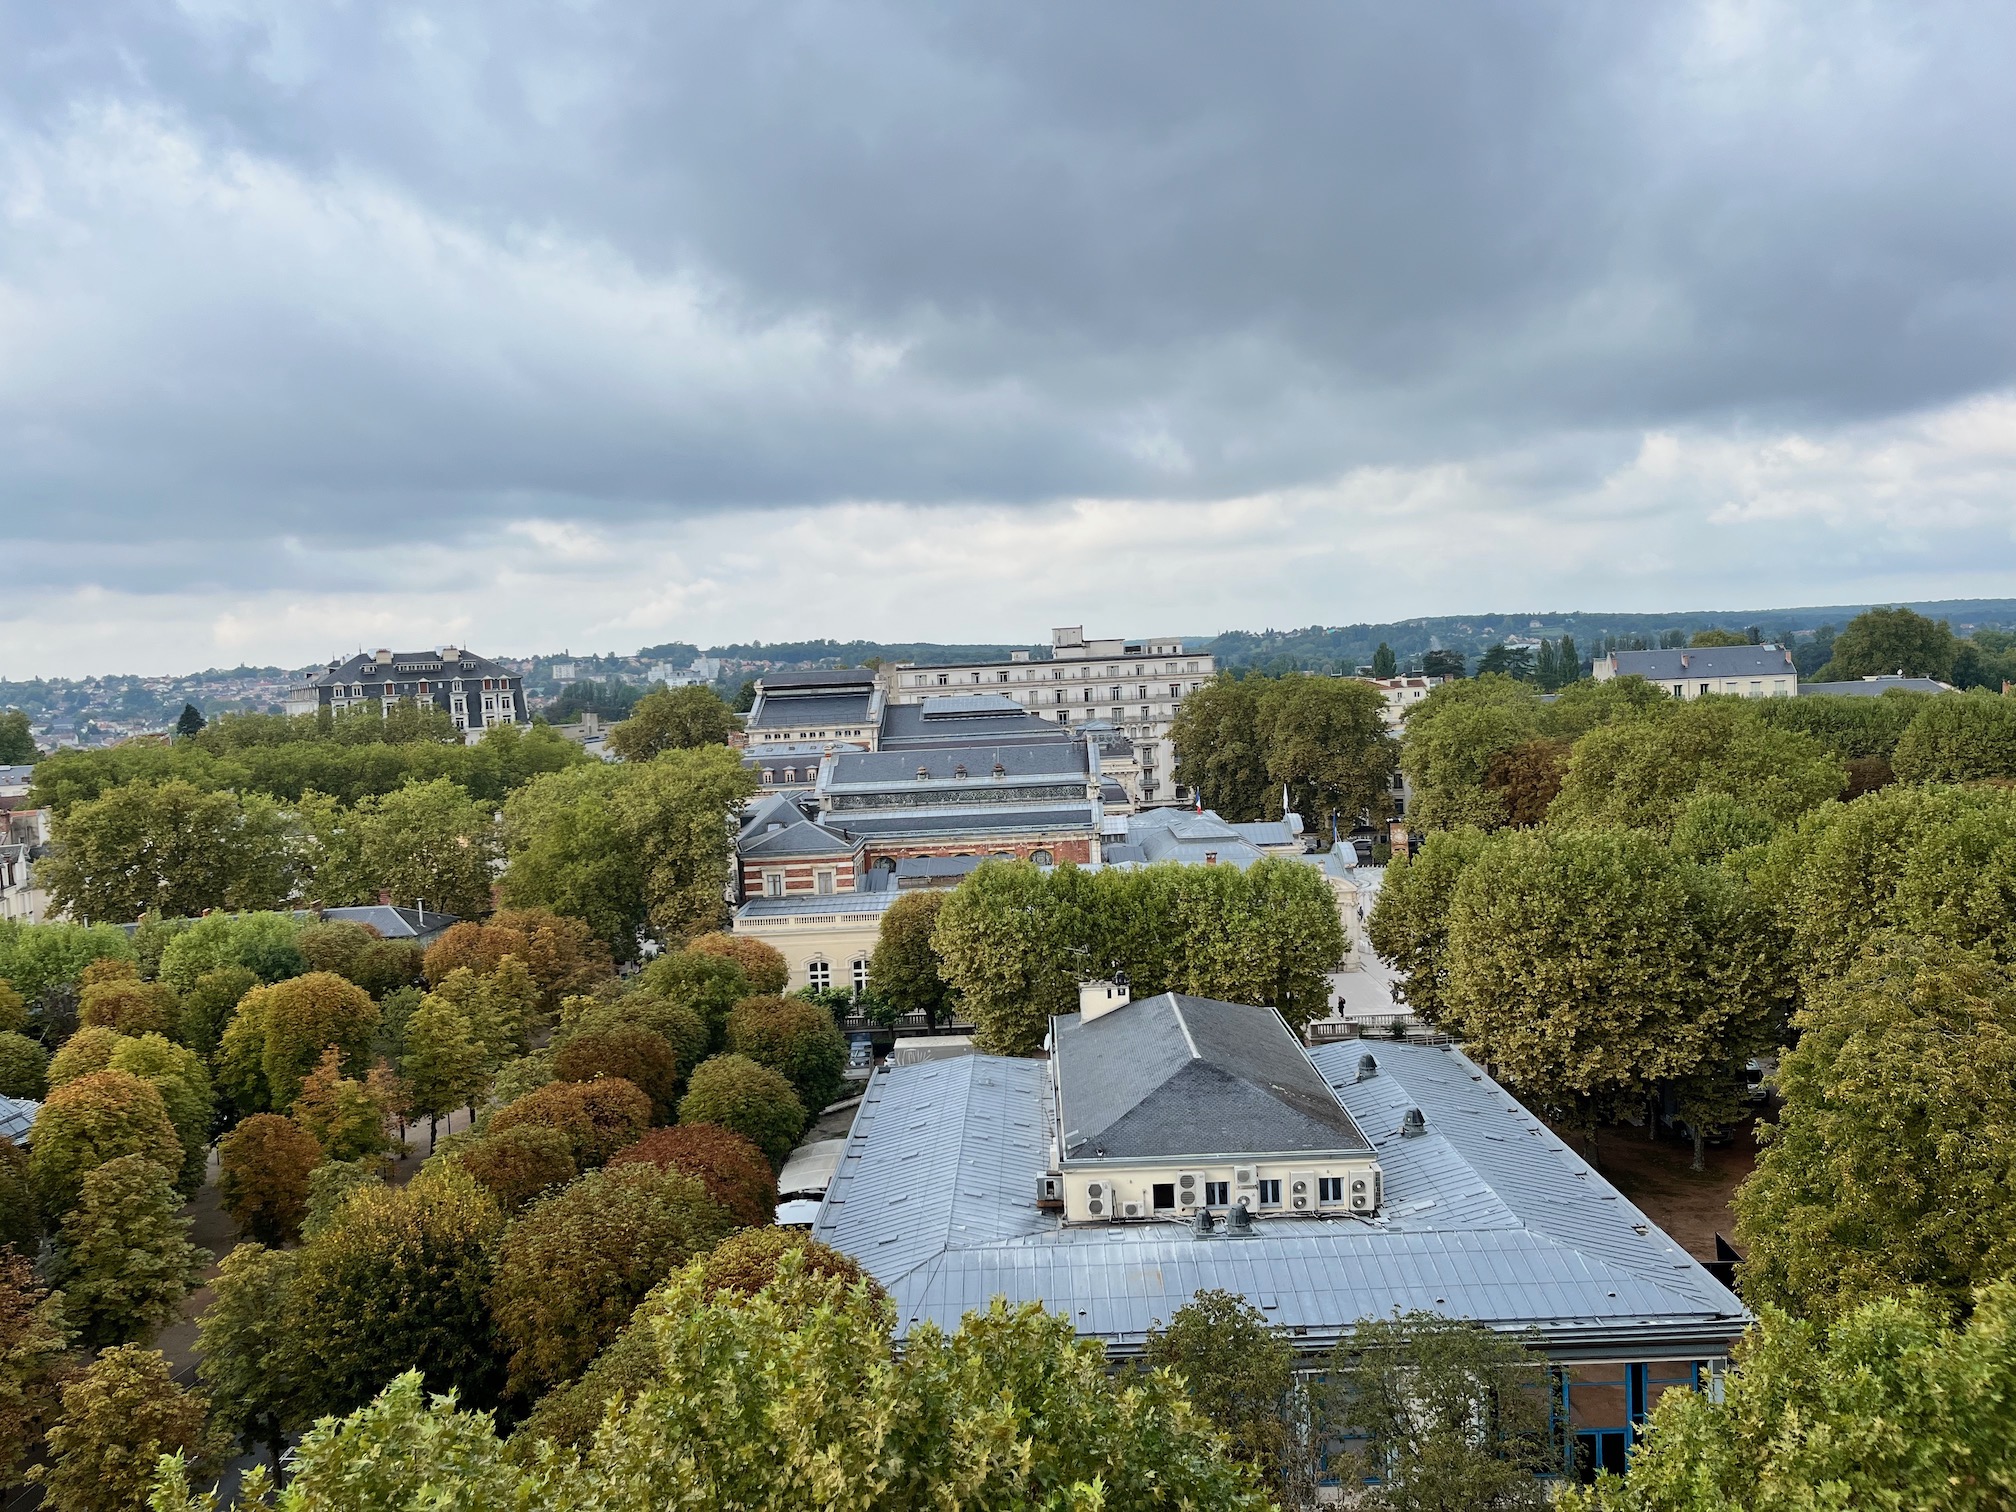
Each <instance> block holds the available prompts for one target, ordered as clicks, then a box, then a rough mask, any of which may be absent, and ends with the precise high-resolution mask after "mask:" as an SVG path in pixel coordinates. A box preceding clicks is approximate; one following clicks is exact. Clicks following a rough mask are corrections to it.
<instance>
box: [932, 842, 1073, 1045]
mask: <svg viewBox="0 0 2016 1512" xmlns="http://www.w3.org/2000/svg"><path fill="white" fill-rule="evenodd" d="M1077 932H1078V931H1077V929H1076V926H1075V921H1072V920H1069V919H1067V918H1066V917H1065V916H1064V910H1063V908H1062V906H1061V904H1060V901H1059V895H1058V891H1057V890H1056V889H1055V888H1053V887H1052V886H1051V885H1050V884H1049V883H1047V882H1046V881H1045V879H1044V877H1043V874H1042V873H1041V872H1040V871H1038V870H1037V869H1036V868H1035V867H1033V866H1030V865H1028V864H1026V863H1022V862H1000V861H988V862H985V863H983V864H982V865H980V866H978V867H975V868H974V870H973V872H972V873H971V874H970V875H969V876H968V877H967V878H966V880H965V881H963V882H961V883H960V884H959V886H957V887H956V888H954V889H953V890H952V893H951V895H950V896H949V897H947V898H946V900H945V902H944V905H943V906H942V907H941V908H940V910H939V913H938V925H937V928H936V929H934V930H933V931H932V934H931V944H932V948H933V949H934V950H936V951H937V953H938V959H939V960H940V961H941V962H943V963H944V964H943V970H944V974H945V979H946V981H947V982H949V983H950V984H951V985H952V988H953V990H954V991H956V992H957V993H958V994H959V1000H960V1002H961V1004H962V1005H963V1006H964V1007H965V1009H966V1012H967V1014H968V1015H969V1016H970V1017H971V1018H972V1020H973V1025H974V1044H975V1046H976V1047H977V1048H978V1049H979V1050H980V1051H981V1052H982V1053H984V1054H988V1055H1028V1054H1031V1053H1033V1052H1034V1051H1035V1049H1036V1048H1037V1046H1039V1045H1041V1044H1042V1042H1043V1036H1044V1034H1045V1033H1047V1032H1048V1030H1049V1026H1050V1019H1051V1016H1052V1015H1053V1014H1059V1013H1068V1012H1070V1011H1071V1009H1072V1008H1073V1007H1074V1006H1076V1003H1077V981H1076V976H1075V973H1074V971H1073V969H1072V960H1071V957H1072V942H1073V939H1074V937H1075V936H1076V934H1077Z"/></svg>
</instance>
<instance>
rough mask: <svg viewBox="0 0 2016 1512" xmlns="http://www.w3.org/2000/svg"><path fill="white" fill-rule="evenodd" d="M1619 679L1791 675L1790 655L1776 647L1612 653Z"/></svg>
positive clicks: (1691, 679)
mask: <svg viewBox="0 0 2016 1512" xmlns="http://www.w3.org/2000/svg"><path fill="white" fill-rule="evenodd" d="M1610 660H1612V661H1614V662H1615V663H1616V664H1617V675H1618V676H1619V677H1642V678H1644V679H1645V680H1646V681H1648V682H1655V683H1656V682H1713V681H1715V680H1716V679H1718V678H1725V677H1786V676H1790V675H1794V669H1793V666H1792V653H1791V652H1789V651H1786V650H1784V649H1783V648H1782V647H1778V646H1682V647H1676V648H1674V649H1672V650H1668V651H1616V652H1612V653H1611V656H1610Z"/></svg>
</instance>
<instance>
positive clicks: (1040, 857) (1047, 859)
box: [1029, 850, 1055, 866]
mask: <svg viewBox="0 0 2016 1512" xmlns="http://www.w3.org/2000/svg"><path fill="white" fill-rule="evenodd" d="M1029 859H1030V860H1031V861H1033V862H1035V863H1036V864H1037V865H1038V866H1052V865H1054V864H1055V862H1054V861H1053V860H1052V858H1051V855H1050V852H1048V851H1047V850H1034V851H1031V852H1029Z"/></svg>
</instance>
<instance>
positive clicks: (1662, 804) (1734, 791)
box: [1550, 698, 1847, 835]
mask: <svg viewBox="0 0 2016 1512" xmlns="http://www.w3.org/2000/svg"><path fill="white" fill-rule="evenodd" d="M1846 781H1847V774H1846V772H1845V771H1844V770H1843V768H1842V765H1841V763H1840V761H1839V760H1837V759H1836V758H1835V757H1834V756H1832V755H1830V754H1829V753H1828V752H1827V751H1826V750H1825V749H1824V748H1823V747H1822V746H1821V745H1820V744H1819V743H1818V742H1817V741H1814V740H1812V739H1810V738H1808V737H1807V736H1805V735H1802V734H1800V733H1799V732H1797V731H1795V730H1788V729H1780V728H1778V727H1776V726H1773V725H1769V724H1766V723H1765V722H1764V721H1763V720H1762V719H1760V718H1759V717H1758V715H1757V712H1756V707H1755V705H1753V704H1752V703H1751V702H1750V701H1749V700H1747V699H1744V700H1738V699H1725V698H1705V699H1695V700H1693V701H1691V702H1686V703H1678V702H1676V703H1671V704H1668V705H1667V706H1666V707H1665V709H1664V710H1663V711H1662V712H1661V713H1660V714H1659V715H1658V716H1657V717H1654V718H1647V719H1635V720H1625V721H1619V722H1615V723H1612V724H1608V725H1605V726H1603V727H1602V728H1600V729H1596V730H1592V731H1590V732H1589V733H1588V734H1586V735H1584V736H1583V737H1582V738H1581V739H1580V740H1578V741H1576V742H1575V750H1574V754H1573V755H1572V756H1571V757H1570V759H1569V763H1568V772H1567V776H1566V777H1565V778H1564V779H1563V781H1562V785H1561V796H1560V797H1559V798H1557V799H1556V800H1555V801H1554V805H1553V808H1552V810H1551V811H1550V817H1551V818H1553V819H1554V820H1555V821H1556V822H1559V823H1564V824H1585V825H1620V826H1630V827H1632V828H1639V829H1648V830H1651V831H1653V832H1654V833H1656V834H1659V835H1670V834H1671V833H1672V828H1673V824H1674V821H1675V820H1676V819H1677V818H1678V816H1679V814H1680V811H1681V810H1682V809H1683V808H1684V807H1685V805H1686V803H1687V802H1688V800H1689V799H1691V798H1692V797H1694V796H1695V795H1696V794H1698V793H1722V794H1726V795H1727V796H1729V797H1732V798H1736V799H1740V800H1741V801H1742V802H1743V803H1745V804H1746V805H1748V806H1749V807H1750V808H1751V809H1752V810H1754V811H1755V812H1757V813H1759V814H1762V815H1763V816H1765V817H1766V818H1768V819H1770V820H1772V821H1773V822H1774V823H1784V822H1786V821H1788V820H1791V819H1795V818H1797V817H1798V816H1799V815H1801V814H1803V813H1806V812H1807V811H1808V810H1810V809H1813V808H1817V807H1819V806H1820V805H1821V804H1824V803H1831V802H1832V801H1833V800H1834V799H1836V798H1838V797H1839V796H1840V795H1841V789H1842V787H1843V786H1844V785H1845V783H1846Z"/></svg>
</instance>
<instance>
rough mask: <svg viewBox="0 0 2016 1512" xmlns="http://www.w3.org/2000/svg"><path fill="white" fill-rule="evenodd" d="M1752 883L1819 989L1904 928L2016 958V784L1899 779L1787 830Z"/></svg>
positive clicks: (1806, 978)
mask: <svg viewBox="0 0 2016 1512" xmlns="http://www.w3.org/2000/svg"><path fill="white" fill-rule="evenodd" d="M1751 881H1752V885H1753V886H1754V887H1755V888H1756V889H1757V891H1758V892H1759V894H1760V895H1761V896H1767V897H1770V898H1772V899H1774V900H1775V901H1776V903H1777V905H1778V907H1779V909H1780V911H1781V913H1782V915H1783V917H1784V919H1785V922H1786V926H1787V929H1788V932H1789V936H1790V952H1789V953H1790V956H1791V959H1792V960H1793V962H1794V964H1795V965H1796V967H1797V968H1798V971H1799V973H1800V977H1801V981H1802V983H1803V985H1804V987H1805V989H1806V990H1807V991H1809V992H1810V991H1812V990H1814V989H1815V988H1817V987H1818V986H1819V985H1820V984H1821V983H1823V982H1825V981H1827V980H1829V979H1832V978H1835V977H1839V976H1841V975H1843V974H1844V973H1845V972H1846V971H1847V970H1848V968H1849V967H1850V966H1851V965H1852V964H1853V963H1854V961H1855V959H1856V957H1857V956H1859V955H1860V954H1861V952H1862V950H1863V948H1864V947H1865V946H1866V945H1867V944H1868V943H1869V941H1870V940H1872V939H1874V938H1876V937H1877V936H1879V935H1883V934H1886V933H1889V932H1891V931H1896V932H1899V933H1902V934H1905V935H1908V936H1911V937H1915V938H1917V939H1920V940H1924V941H1927V942H1935V941H1936V942H1943V943H1946V944H1950V945H1957V946H1960V947H1962V948H1964V949H1969V950H1982V951H1986V952H1987V953H1988V954H1989V955H1991V956H1992V957H1993V958H1994V959H1995V960H1998V961H2003V962H2016V792H2011V791H2009V790H2007V789H2004V788H1999V787H1994V786H1982V787H1976V788H1967V789H1958V788H1932V787H1922V788H1921V787H1912V786H1907V785H1904V784H1901V783H1900V784H1898V785H1896V786H1893V787H1888V788H1884V789H1883V790H1882V791H1880V792H1876V793H1871V794H1869V795H1867V796H1866V797H1862V798H1858V799H1856V800H1855V802H1853V803H1845V804H1830V805H1828V806H1827V807H1825V808H1822V809H1818V810H1815V811H1814V812H1813V813H1811V814H1809V815H1807V816H1806V817H1805V818H1804V819H1802V820H1801V821H1800V822H1799V823H1798V824H1797V825H1796V826H1793V827H1790V828H1787V829H1781V830H1780V831H1779V833H1778V834H1777V835H1776V836H1775V837H1774V838H1773V840H1772V842H1771V846H1770V849H1769V851H1768V852H1767V854H1766V856H1765V858H1764V860H1763V862H1762V863H1761V864H1760V866H1759V867H1758V868H1757V869H1756V871H1755V872H1754V873H1753V875H1752V878H1751Z"/></svg>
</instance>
